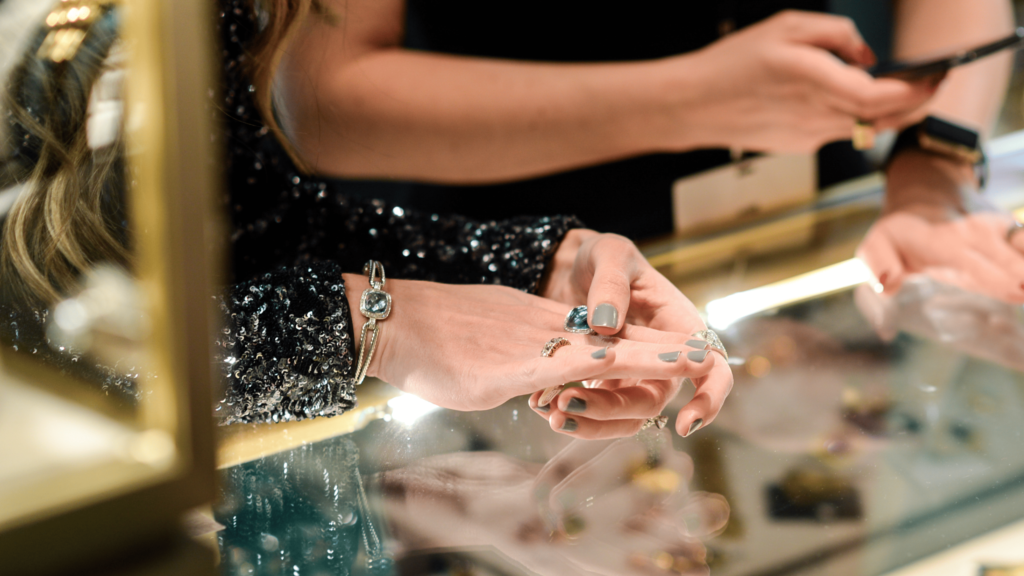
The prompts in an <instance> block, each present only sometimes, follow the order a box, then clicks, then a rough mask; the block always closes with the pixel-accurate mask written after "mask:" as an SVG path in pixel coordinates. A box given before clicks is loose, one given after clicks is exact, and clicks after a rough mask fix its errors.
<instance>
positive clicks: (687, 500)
mask: <svg viewBox="0 0 1024 576" xmlns="http://www.w3.org/2000/svg"><path fill="white" fill-rule="evenodd" d="M1022 144H1024V140H1022V138H1021V136H1020V135H1010V136H1008V137H1004V138H1002V139H998V140H996V141H994V142H992V144H991V146H990V149H989V153H990V157H991V162H992V170H993V184H992V188H991V190H990V195H991V197H992V198H993V199H994V200H995V201H996V202H998V203H1000V204H1001V205H1002V206H1003V207H1004V208H1010V209H1012V208H1018V207H1020V206H1022V205H1024V169H1022V168H1021V166H1024V146H1022ZM882 187H883V183H882V181H881V180H880V179H879V178H878V177H877V176H875V177H869V178H866V179H863V180H861V181H857V182H854V183H851V184H849V185H846V186H843V187H840V188H836V189H833V190H830V191H827V192H826V193H824V194H823V195H822V196H821V197H820V198H819V200H817V201H816V203H815V204H813V205H810V206H805V207H802V208H799V209H794V210H792V211H790V212H788V213H784V214H780V215H777V216H776V217H774V218H773V219H771V220H768V221H761V222H759V223H756V224H751V225H749V226H747V227H745V228H742V229H734V230H730V231H727V232H723V233H720V234H715V235H707V236H703V237H700V238H689V239H675V240H670V241H666V242H663V243H660V244H652V245H648V246H647V247H646V251H647V252H646V253H647V255H648V257H649V258H650V260H651V261H652V262H653V263H655V264H656V265H657V266H658V267H659V269H660V270H661V271H663V272H664V273H665V274H666V275H667V276H669V277H670V279H672V280H673V281H674V282H675V283H676V284H677V285H678V286H679V287H680V289H681V290H683V292H684V293H686V294H687V295H688V296H690V297H691V298H692V299H693V300H694V301H695V303H696V304H697V305H698V307H699V308H701V309H702V310H703V311H704V312H705V313H706V318H707V321H708V323H709V325H710V326H711V327H712V328H714V329H716V330H718V332H719V334H720V335H721V336H722V339H723V340H724V341H725V344H726V346H727V347H728V349H729V352H730V357H731V358H734V374H735V376H736V384H735V388H734V390H733V392H732V394H731V396H730V397H729V399H728V401H727V402H726V405H725V408H724V409H723V412H722V414H721V415H720V416H719V418H718V419H717V420H716V421H715V422H714V423H713V424H712V425H711V426H709V427H707V428H705V429H702V430H700V431H699V432H697V433H696V434H694V435H693V436H691V437H689V438H680V437H678V436H676V435H674V434H670V433H669V431H667V430H656V429H650V430H647V431H645V432H642V433H641V434H640V435H638V436H636V437H633V438H626V439H621V440H617V441H592V442H584V441H573V440H572V439H571V438H567V437H565V436H563V435H560V434H558V433H555V432H553V431H551V430H550V429H549V428H548V427H547V426H546V424H545V422H544V421H543V420H541V419H538V418H537V417H536V415H535V414H534V413H533V411H532V410H530V408H529V406H528V405H527V403H526V401H525V399H520V400H515V401H512V402H508V403H506V404H505V405H503V406H501V407H499V408H496V409H493V410H490V411H487V412H481V413H460V412H453V411H449V410H444V409H440V408H438V407H436V406H433V405H431V404H429V403H427V402H424V401H422V400H419V399H417V398H416V397H413V396H409V395H405V394H402V393H400V392H398V391H397V390H395V389H393V388H390V387H388V386H387V385H385V384H383V383H380V382H375V383H368V384H367V385H364V387H363V388H362V389H361V390H360V406H359V408H357V409H356V410H355V411H353V412H350V413H348V414H345V415H343V416H341V417H338V418H332V419H329V420H311V421H303V422H290V423H286V424H275V425H248V426H245V425H243V426H232V427H230V428H228V429H226V430H224V433H225V435H224V436H223V437H222V440H221V443H220V445H219V449H218V461H219V465H220V478H221V483H220V485H221V490H222V492H221V495H220V499H219V503H218V504H217V505H216V506H215V508H214V516H215V518H216V519H217V521H218V522H220V523H221V524H223V525H225V526H226V528H225V529H224V530H222V531H220V532H219V533H218V539H219V542H220V547H221V551H222V553H223V556H222V561H223V562H224V570H225V571H226V573H233V572H236V571H239V572H242V573H255V574H272V573H278V571H279V570H281V569H282V567H283V566H293V567H294V568H295V569H296V570H299V571H300V572H301V571H313V572H315V571H324V572H329V573H336V574H337V573H342V574H344V573H352V574H362V573H388V570H389V569H394V570H395V572H394V573H401V574H510V575H511V574H558V575H564V574H672V573H676V574H699V573H706V571H707V570H708V569H710V573H711V574H716V575H718V574H720V575H728V576H733V575H736V576H759V575H765V576H767V575H789V574H792V575H798V574H799V575H810V574H829V575H830V576H831V575H847V574H848V575H858V576H861V575H881V574H886V573H888V572H889V571H892V570H895V569H898V568H900V567H902V566H905V565H908V564H911V563H913V562H915V561H919V560H927V559H928V558H931V557H932V556H933V555H934V554H936V553H939V552H941V551H943V550H946V549H949V548H953V547H955V546H957V545H959V544H961V543H964V542H968V541H971V540H972V539H974V538H976V537H978V536H980V535H984V534H986V533H988V532H990V531H992V530H996V529H999V528H1001V527H1003V526H1007V525H1012V524H1013V523H1015V522H1019V521H1020V520H1021V518H1022V517H1024V452H1021V451H1020V449H1019V441H1018V440H1019V437H1020V435H1021V434H1022V433H1024V424H1022V422H1024V373H1022V370H1024V363H1022V361H1021V358H1024V314H1022V309H1021V308H1020V307H1019V306H1010V305H1001V304H998V303H995V302H994V301H990V300H988V299H987V298H983V297H979V296H976V295H970V294H967V293H962V292H959V291H956V290H952V289H949V288H944V287H941V286H939V285H935V284H929V283H928V282H927V281H919V283H918V284H915V283H913V282H911V283H909V284H908V288H907V289H906V290H905V291H904V293H902V294H901V298H903V301H902V307H901V310H902V312H901V315H899V316H898V317H897V318H895V319H894V320H893V322H895V324H894V325H895V326H896V327H897V329H898V330H897V332H898V335H897V336H896V337H895V338H892V339H886V338H882V337H880V335H879V332H878V330H877V327H876V326H875V325H873V323H872V322H871V321H869V318H870V315H866V314H865V312H863V310H864V309H865V308H864V307H865V305H866V304H870V302H871V297H872V296H873V295H875V292H874V290H873V287H872V277H871V274H870V272H869V271H868V270H867V269H866V268H865V267H864V266H863V265H862V264H860V263H859V262H858V261H856V260H854V259H853V253H854V250H855V248H856V246H857V244H858V243H859V241H860V239H861V238H863V236H864V234H865V232H866V231H867V228H868V226H869V225H870V224H871V222H873V221H874V219H875V218H877V216H878V212H879V209H880V205H881V194H882ZM957 330H961V331H963V333H962V334H961V333H957V332H956V331H957ZM979 342H981V343H982V344H981V345H979ZM690 393H691V394H692V388H691V392H690ZM686 400H688V396H687V394H683V395H682V396H681V397H680V398H677V399H676V400H675V401H673V402H672V403H671V404H670V406H669V407H668V408H667V409H666V411H665V414H674V413H675V411H676V410H677V409H678V408H679V407H680V406H682V405H683V404H684V403H685V401H686ZM669 429H671V426H669ZM1006 530H1010V533H1009V535H1008V536H1007V535H1004V536H1002V540H1001V541H1002V542H1006V541H1014V540H1013V539H1014V538H1015V539H1016V542H1017V548H1016V549H1017V550H1024V533H1022V532H1024V529H1022V528H1020V527H1017V528H1008V529H1006ZM1014 530H1015V531H1014ZM1004 532H1005V530H1004ZM1008 539H1009V540H1008ZM1003 550H1004V551H1005V550H1006V548H1003ZM1010 554H1011V555H1012V553H1010ZM1018 556H1019V558H1017V559H1016V560H1015V559H1014V558H1008V557H1006V553H1004V554H1003V555H1002V556H997V557H992V562H989V564H988V565H989V566H1010V565H1013V563H1014V562H1015V561H1016V562H1019V561H1022V560H1024V552H1020V553H1019V554H1018ZM983 561H985V558H977V559H976V564H975V565H973V568H972V569H971V570H972V571H971V572H963V574H965V575H966V574H968V573H970V574H973V573H976V570H979V569H980V566H981V564H980V563H983Z"/></svg>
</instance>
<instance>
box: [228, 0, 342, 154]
mask: <svg viewBox="0 0 1024 576" xmlns="http://www.w3.org/2000/svg"><path fill="white" fill-rule="evenodd" d="M255 1H256V3H257V9H258V10H259V11H260V16H261V17H262V18H261V19H262V20H263V21H264V24H263V26H262V27H261V30H260V32H259V34H258V35H257V37H256V41H255V42H254V43H253V46H252V47H251V49H250V50H249V56H250V58H249V63H250V68H249V70H248V72H249V77H250V78H251V79H252V84H253V86H255V87H256V93H255V101H256V108H257V109H258V110H259V112H260V116H262V117H263V121H264V122H265V123H266V124H267V127H268V128H270V131H271V132H273V134H274V136H275V137H276V138H277V140H278V142H280V143H281V145H282V146H283V147H284V150H285V152H287V153H288V156H289V157H290V158H291V160H292V162H293V163H294V164H295V166H296V168H298V169H299V171H300V172H303V173H306V174H308V173H310V171H311V168H310V166H309V165H308V164H307V163H306V162H305V161H304V160H303V159H302V158H301V157H300V156H299V155H298V153H297V152H296V150H295V147H294V146H292V144H291V141H290V140H289V139H288V137H287V136H286V135H285V133H284V130H282V129H281V126H280V124H278V122H277V117H276V116H275V114H274V95H273V86H274V76H275V75H276V74H277V68H278V66H279V65H280V64H281V57H282V56H283V55H284V51H285V49H286V48H288V45H289V44H290V43H291V41H292V38H294V37H295V34H296V32H298V30H299V27H300V26H301V25H302V23H303V22H305V21H306V18H308V17H309V15H310V14H312V15H314V16H316V17H318V18H323V19H324V20H325V21H326V22H328V23H330V24H332V25H333V24H335V23H336V22H337V20H338V17H337V14H335V12H334V11H332V10H331V9H330V8H328V7H327V6H326V5H325V4H324V2H323V0H255Z"/></svg>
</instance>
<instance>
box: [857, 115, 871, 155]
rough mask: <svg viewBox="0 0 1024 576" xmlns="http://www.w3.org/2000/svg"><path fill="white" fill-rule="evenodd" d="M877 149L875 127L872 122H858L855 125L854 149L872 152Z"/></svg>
mask: <svg viewBox="0 0 1024 576" xmlns="http://www.w3.org/2000/svg"><path fill="white" fill-rule="evenodd" d="M874 147H875V127H874V126H872V125H871V123H870V122H865V121H863V120H857V121H855V122H854V123H853V149H854V150H870V149H872V148H874Z"/></svg>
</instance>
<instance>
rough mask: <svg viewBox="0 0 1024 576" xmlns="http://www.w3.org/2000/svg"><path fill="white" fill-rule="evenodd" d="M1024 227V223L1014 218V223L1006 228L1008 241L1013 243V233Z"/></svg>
mask: <svg viewBox="0 0 1024 576" xmlns="http://www.w3.org/2000/svg"><path fill="white" fill-rule="evenodd" d="M1022 229H1024V224H1022V223H1020V222H1018V221H1016V220H1014V221H1013V224H1010V228H1009V229H1007V230H1006V241H1007V242H1008V243H1010V244H1012V243H1013V235H1014V234H1016V233H1017V232H1020V231H1021V230H1022Z"/></svg>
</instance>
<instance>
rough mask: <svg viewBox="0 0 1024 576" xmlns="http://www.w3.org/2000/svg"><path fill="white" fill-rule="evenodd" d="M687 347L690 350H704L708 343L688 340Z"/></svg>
mask: <svg viewBox="0 0 1024 576" xmlns="http://www.w3.org/2000/svg"><path fill="white" fill-rule="evenodd" d="M686 345H687V346H689V347H690V348H697V349H698V350H703V349H704V347H705V346H707V345H708V343H707V342H705V341H703V340H687V341H686Z"/></svg>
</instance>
